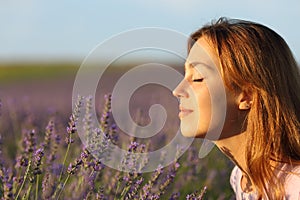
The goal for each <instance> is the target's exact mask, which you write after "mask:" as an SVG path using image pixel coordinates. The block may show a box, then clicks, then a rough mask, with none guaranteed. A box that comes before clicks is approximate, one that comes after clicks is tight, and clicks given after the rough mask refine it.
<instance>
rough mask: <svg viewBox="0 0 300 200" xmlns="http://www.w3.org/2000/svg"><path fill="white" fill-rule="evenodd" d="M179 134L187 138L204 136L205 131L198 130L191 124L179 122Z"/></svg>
mask: <svg viewBox="0 0 300 200" xmlns="http://www.w3.org/2000/svg"><path fill="white" fill-rule="evenodd" d="M180 130H181V134H182V135H183V136H184V137H189V138H205V136H206V132H205V131H203V132H202V131H199V130H197V128H196V127H193V126H191V125H185V124H183V123H181V125H180Z"/></svg>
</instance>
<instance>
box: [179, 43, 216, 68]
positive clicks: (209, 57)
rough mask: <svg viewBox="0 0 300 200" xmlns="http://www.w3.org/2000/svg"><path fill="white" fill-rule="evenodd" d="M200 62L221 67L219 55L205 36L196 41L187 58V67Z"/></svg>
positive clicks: (203, 64) (213, 66) (211, 66)
mask: <svg viewBox="0 0 300 200" xmlns="http://www.w3.org/2000/svg"><path fill="white" fill-rule="evenodd" d="M199 64H201V65H202V66H206V67H210V68H214V69H219V66H218V57H217V56H216V54H215V53H214V51H213V49H212V47H211V46H210V44H209V43H208V42H207V40H206V39H205V38H200V39H198V40H197V42H195V43H194V45H193V47H192V48H191V50H190V52H189V55H188V57H187V59H186V63H185V68H186V69H190V68H193V67H195V66H197V65H199Z"/></svg>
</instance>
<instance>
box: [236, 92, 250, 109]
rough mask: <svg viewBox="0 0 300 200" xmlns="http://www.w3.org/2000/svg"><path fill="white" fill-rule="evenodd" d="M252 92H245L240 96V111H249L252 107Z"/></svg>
mask: <svg viewBox="0 0 300 200" xmlns="http://www.w3.org/2000/svg"><path fill="white" fill-rule="evenodd" d="M252 101H253V98H252V91H250V90H244V91H242V92H241V93H240V94H239V96H238V106H239V109H240V110H249V109H250V108H251V106H252Z"/></svg>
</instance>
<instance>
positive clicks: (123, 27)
mask: <svg viewBox="0 0 300 200" xmlns="http://www.w3.org/2000/svg"><path fill="white" fill-rule="evenodd" d="M221 16H226V17H230V18H240V19H246V20H251V21H255V22H259V23H262V24H264V25H267V26H268V27H270V28H272V29H273V30H275V31H276V32H278V33H279V34H280V35H281V36H282V37H283V38H284V39H285V40H286V42H287V43H288V44H289V46H290V48H291V49H292V51H293V53H294V56H295V58H296V60H297V61H298V62H299V61H300V26H299V25H300V23H299V19H300V1H299V0H286V1H283V0H264V1H261V0H245V1H243V0H227V1H223V0H148V1H146V0H123V1H121V0H107V1H101V0H93V1H92V0H85V1H79V0H51V1H50V0H49V1H46V0H0V25H1V28H0V62H1V61H17V60H21V61H22V60H70V59H71V60H72V59H75V60H83V59H84V58H85V57H86V56H87V55H88V54H89V52H90V51H91V50H92V49H93V48H95V47H96V46H97V45H98V44H99V43H101V42H103V41H105V40H107V39H108V38H110V37H112V36H114V35H116V34H118V33H121V32H124V31H127V30H131V29H136V28H141V27H159V28H167V29H172V30H175V31H178V32H181V33H183V34H187V35H189V34H190V33H192V32H193V31H195V30H196V29H197V28H200V27H201V26H202V25H204V24H206V23H208V22H210V21H211V20H213V19H217V18H219V17H221ZM116 48H117V47H116Z"/></svg>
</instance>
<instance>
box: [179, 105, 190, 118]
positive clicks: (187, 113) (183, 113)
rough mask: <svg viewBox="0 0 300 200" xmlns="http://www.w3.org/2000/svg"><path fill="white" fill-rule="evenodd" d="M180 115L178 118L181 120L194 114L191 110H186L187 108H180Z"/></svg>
mask: <svg viewBox="0 0 300 200" xmlns="http://www.w3.org/2000/svg"><path fill="white" fill-rule="evenodd" d="M179 111H180V112H179V114H178V117H179V118H180V119H182V118H184V117H186V116H187V115H189V114H191V113H192V112H193V110H191V109H186V108H183V107H179Z"/></svg>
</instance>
